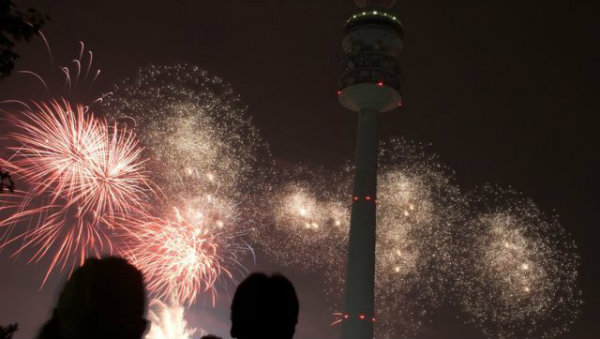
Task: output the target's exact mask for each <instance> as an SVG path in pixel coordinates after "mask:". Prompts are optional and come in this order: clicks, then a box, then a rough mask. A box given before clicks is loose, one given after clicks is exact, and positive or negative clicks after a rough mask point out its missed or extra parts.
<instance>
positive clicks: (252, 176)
mask: <svg viewBox="0 0 600 339" xmlns="http://www.w3.org/2000/svg"><path fill="white" fill-rule="evenodd" d="M104 107H105V108H106V109H107V110H108V111H109V112H110V114H111V115H112V116H113V118H114V119H115V121H118V122H119V123H131V122H133V124H134V126H135V127H134V129H135V131H136V132H137V134H138V136H139V138H140V140H141V142H142V143H143V144H144V146H145V147H146V148H145V152H146V153H145V155H146V156H147V157H148V158H149V159H150V160H149V161H148V163H147V166H148V168H149V169H151V173H152V174H151V176H152V179H153V181H154V182H156V183H157V185H158V186H159V187H160V188H161V191H162V192H163V193H164V196H163V197H162V199H160V201H157V203H156V206H164V207H163V208H157V209H155V210H154V215H155V218H152V219H149V220H147V221H144V220H142V221H140V222H141V225H143V226H142V227H138V228H137V229H136V231H135V232H132V233H131V234H128V237H131V238H132V239H133V244H132V245H131V246H130V248H129V252H128V254H127V255H128V256H129V257H131V259H132V260H133V261H134V262H136V263H137V264H138V265H139V266H140V267H141V268H142V270H143V271H144V272H145V273H146V276H147V278H148V284H149V288H150V290H151V291H153V292H154V293H155V294H156V295H157V296H158V297H160V298H163V297H166V296H167V295H174V296H175V298H176V300H177V301H178V302H180V303H184V304H192V303H193V302H194V301H195V300H196V299H197V298H198V297H199V296H200V294H208V295H210V296H211V298H212V302H213V304H214V302H215V299H216V297H217V294H216V291H217V290H216V288H215V287H216V286H215V284H216V282H217V281H222V282H226V281H228V280H231V279H234V278H235V276H236V272H238V273H240V274H243V272H245V271H244V268H243V266H242V265H241V264H240V260H238V258H241V257H242V256H245V255H247V254H248V253H252V251H251V249H250V248H249V247H248V246H247V245H246V244H245V243H244V242H243V237H244V236H245V234H247V233H248V232H251V229H252V223H253V220H254V218H253V216H254V215H255V213H258V211H257V210H256V209H254V208H252V207H253V206H252V203H250V201H252V200H253V199H254V197H253V194H254V193H255V192H257V191H258V187H259V184H257V181H256V178H257V170H256V167H257V166H255V164H256V162H257V160H256V159H257V158H256V156H257V153H259V151H262V152H264V154H263V155H267V156H268V151H267V149H266V146H265V145H264V143H263V142H262V141H261V139H260V138H259V136H258V132H257V130H256V129H255V128H254V127H253V125H252V124H251V122H250V120H249V119H248V118H247V115H246V108H245V106H244V105H242V104H241V102H240V99H239V98H238V97H237V95H235V93H234V92H233V90H232V88H231V86H229V85H228V84H226V83H225V82H223V80H221V79H220V78H218V77H214V76H210V75H209V74H208V73H207V72H205V71H203V70H201V69H199V68H198V67H194V66H188V65H177V66H154V65H153V66H150V67H147V68H143V69H140V70H139V71H138V73H137V75H136V76H135V77H134V78H132V79H128V80H125V81H124V82H123V83H122V84H121V85H119V86H117V88H116V89H115V90H114V92H113V95H112V96H111V97H109V98H107V100H106V101H105V102H104Z"/></svg>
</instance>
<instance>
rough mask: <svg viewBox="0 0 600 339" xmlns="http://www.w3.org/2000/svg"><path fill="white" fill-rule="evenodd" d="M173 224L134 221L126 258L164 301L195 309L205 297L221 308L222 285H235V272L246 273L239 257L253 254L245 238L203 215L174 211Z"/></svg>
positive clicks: (160, 220) (158, 219) (170, 221)
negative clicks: (218, 288) (219, 285)
mask: <svg viewBox="0 0 600 339" xmlns="http://www.w3.org/2000/svg"><path fill="white" fill-rule="evenodd" d="M173 212H174V213H173V215H172V216H171V217H170V218H168V219H160V218H149V219H146V220H145V221H130V222H133V223H134V224H135V227H131V228H129V230H130V233H129V234H128V236H127V240H128V242H129V244H130V246H131V247H130V248H129V249H128V250H127V251H126V252H125V256H126V257H127V258H128V259H129V260H131V262H132V263H134V264H135V265H136V266H137V267H138V268H139V269H141V270H142V272H144V275H145V277H146V280H147V284H148V285H147V287H148V289H149V290H150V291H151V292H153V293H154V294H155V296H156V297H158V298H172V299H173V300H175V301H177V302H178V303H180V304H192V303H193V302H194V301H195V300H196V297H197V296H198V295H199V294H200V293H209V294H210V295H211V298H212V303H213V305H214V304H215V302H216V296H217V294H216V286H215V284H216V282H217V281H219V280H222V279H225V280H222V281H224V282H226V280H228V279H231V280H234V279H235V278H234V276H235V275H236V274H234V272H233V271H232V270H238V271H240V273H245V268H244V266H243V265H242V264H241V263H240V262H239V261H238V255H239V254H243V253H247V252H252V249H251V248H250V247H249V246H247V245H245V244H243V243H240V242H239V241H238V240H239V237H240V236H241V234H240V233H232V232H229V231H227V230H225V229H224V228H223V224H222V223H221V222H220V221H218V220H213V218H211V217H209V215H208V214H206V215H204V214H203V213H202V212H201V211H199V210H190V209H188V210H187V212H185V213H182V212H181V211H180V210H179V209H177V208H174V209H173Z"/></svg>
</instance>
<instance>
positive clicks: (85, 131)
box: [0, 100, 149, 281]
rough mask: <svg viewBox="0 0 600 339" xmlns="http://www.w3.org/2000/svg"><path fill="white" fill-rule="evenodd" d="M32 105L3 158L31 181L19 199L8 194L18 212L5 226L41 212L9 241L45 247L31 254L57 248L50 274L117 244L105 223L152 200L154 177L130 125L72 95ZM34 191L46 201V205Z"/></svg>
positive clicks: (39, 254) (8, 203)
mask: <svg viewBox="0 0 600 339" xmlns="http://www.w3.org/2000/svg"><path fill="white" fill-rule="evenodd" d="M27 107H29V106H27ZM31 107H33V109H32V110H25V111H23V112H22V114H20V115H19V116H18V117H19V118H18V119H15V120H14V125H15V127H16V128H17V131H16V132H13V133H11V135H10V138H11V139H12V140H14V141H16V143H17V146H14V147H11V148H10V149H11V151H13V152H14V154H13V156H12V157H11V159H9V160H2V161H1V165H2V167H5V168H8V169H9V170H10V171H11V172H12V173H14V174H15V176H17V177H19V178H20V180H21V181H23V182H25V183H26V184H27V185H28V186H29V187H30V189H29V191H28V192H26V193H23V197H22V199H21V200H20V202H19V203H15V201H14V200H11V201H7V200H5V201H4V202H5V205H4V206H3V209H4V210H9V209H12V210H13V211H14V213H12V214H11V215H10V216H9V217H7V218H5V219H4V220H3V221H2V222H1V223H0V226H2V227H5V230H7V231H9V232H10V231H12V230H13V229H14V228H15V227H14V226H15V225H16V223H18V222H21V221H24V220H25V219H30V218H32V219H34V220H35V221H34V222H33V223H34V227H32V228H30V229H28V230H27V231H25V232H21V233H20V234H19V235H17V236H15V237H9V236H7V235H5V240H6V241H5V242H4V244H3V246H5V245H7V244H8V243H11V242H14V241H17V240H23V244H22V245H21V247H20V248H19V250H18V251H17V252H21V251H23V250H24V249H25V248H26V247H29V246H32V247H38V250H37V252H36V253H35V254H34V256H33V257H32V259H31V261H38V260H40V259H41V258H42V257H44V256H45V255H47V254H49V253H52V251H50V249H51V248H54V249H55V251H54V252H53V253H54V254H53V257H52V261H51V264H50V266H49V269H48V274H49V273H50V272H51V271H52V270H53V268H54V267H55V266H56V265H57V264H58V263H59V262H62V263H63V264H62V268H64V267H65V265H66V264H67V262H68V261H71V260H72V262H73V263H72V267H73V266H74V265H75V263H76V262H78V263H79V264H81V263H82V262H83V260H85V258H86V257H87V256H88V254H89V253H94V254H95V255H99V254H100V253H102V252H103V251H105V250H108V251H109V252H111V251H112V242H111V241H110V239H109V237H108V236H107V235H106V233H105V228H108V229H110V228H112V227H113V224H112V220H114V218H115V217H116V216H127V215H132V214H135V213H137V212H140V211H141V210H142V209H143V208H144V204H145V201H146V198H147V196H146V193H147V192H148V191H149V182H148V178H147V176H146V173H145V172H144V170H143V168H142V165H143V161H141V159H140V153H141V148H140V147H138V145H137V141H136V140H135V138H134V136H133V135H132V134H131V133H130V132H128V131H126V130H122V129H117V128H116V127H115V128H111V127H110V126H109V125H108V124H107V123H106V122H105V121H104V120H101V119H98V118H96V117H94V116H93V115H92V114H91V113H85V108H84V107H83V106H81V105H75V106H73V105H71V104H70V103H69V102H68V101H66V100H63V101H62V102H58V101H51V102H50V103H34V104H33V105H32V106H31ZM34 199H35V200H38V203H39V201H42V200H43V201H44V202H43V203H41V205H39V204H36V203H34V202H33V200H34ZM73 258H77V259H75V260H73ZM48 274H47V275H46V278H45V279H44V281H45V280H46V279H47V277H48Z"/></svg>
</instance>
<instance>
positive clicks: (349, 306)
mask: <svg viewBox="0 0 600 339" xmlns="http://www.w3.org/2000/svg"><path fill="white" fill-rule="evenodd" d="M378 113H379V112H378V111H377V110H375V109H362V110H361V111H360V112H359V120H358V142H357V145H356V173H355V176H354V189H353V195H352V203H353V204H352V216H351V221H350V237H349V243H348V245H349V246H348V265H347V266H346V284H345V292H344V299H345V311H346V313H347V314H349V315H352V316H351V317H349V318H348V319H347V320H346V321H345V322H343V323H342V337H343V338H372V337H373V321H372V319H374V317H375V315H374V311H375V305H374V299H375V255H374V253H375V238H376V228H375V225H376V195H377V144H378V139H377V118H378V117H377V115H378Z"/></svg>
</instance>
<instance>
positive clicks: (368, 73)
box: [337, 0, 403, 339]
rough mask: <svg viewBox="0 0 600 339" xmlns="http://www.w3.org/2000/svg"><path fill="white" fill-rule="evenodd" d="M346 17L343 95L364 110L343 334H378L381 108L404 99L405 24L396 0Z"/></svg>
mask: <svg viewBox="0 0 600 339" xmlns="http://www.w3.org/2000/svg"><path fill="white" fill-rule="evenodd" d="M354 2H355V3H356V5H357V6H358V10H357V11H356V12H355V13H353V14H352V15H351V16H350V18H349V19H348V20H347V21H346V24H345V26H344V36H343V39H342V48H343V50H344V56H343V59H342V64H341V66H342V67H341V75H340V84H339V89H338V92H337V94H338V98H339V100H340V103H341V104H342V106H344V107H346V108H347V109H349V110H351V111H354V112H358V140H357V144H356V172H355V176H354V189H353V194H352V215H351V220H350V236H349V240H348V241H349V243H348V262H347V266H346V282H345V291H344V312H343V315H342V316H343V319H342V320H343V321H342V337H343V338H361V339H366V338H373V324H374V322H375V321H376V319H375V309H374V306H375V305H374V303H375V301H374V297H375V241H376V240H375V239H376V208H377V203H378V200H377V144H378V137H377V126H378V124H377V119H378V114H379V113H383V112H388V111H390V110H392V109H394V108H398V107H399V106H401V105H402V98H401V96H400V64H399V61H398V56H399V54H400V51H401V50H402V44H403V30H402V24H401V23H400V20H398V18H397V17H396V16H395V15H394V14H392V13H390V9H391V8H392V7H393V6H394V5H395V3H396V1H395V0H355V1H354Z"/></svg>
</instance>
